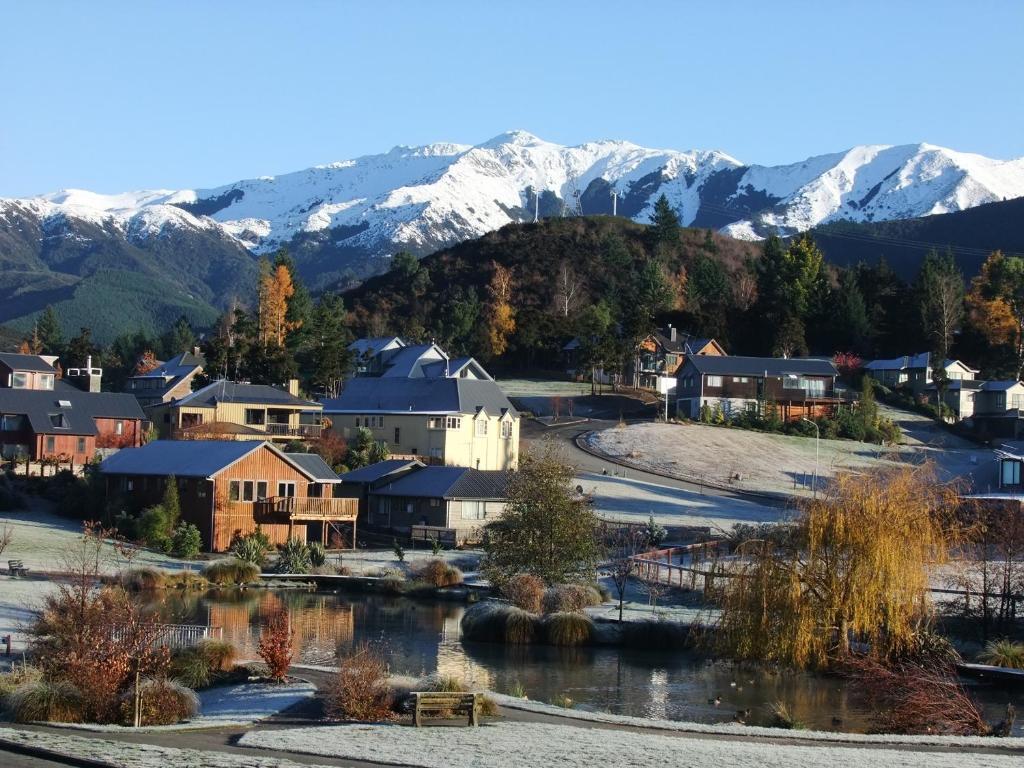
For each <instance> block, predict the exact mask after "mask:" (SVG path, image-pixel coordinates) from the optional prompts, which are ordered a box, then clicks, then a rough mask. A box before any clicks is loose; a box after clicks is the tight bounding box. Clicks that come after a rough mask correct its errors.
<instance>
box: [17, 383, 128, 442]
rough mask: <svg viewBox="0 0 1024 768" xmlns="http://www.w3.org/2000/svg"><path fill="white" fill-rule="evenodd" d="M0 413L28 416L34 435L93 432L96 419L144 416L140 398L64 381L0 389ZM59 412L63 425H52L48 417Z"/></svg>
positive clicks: (90, 433)
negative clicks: (42, 386)
mask: <svg viewBox="0 0 1024 768" xmlns="http://www.w3.org/2000/svg"><path fill="white" fill-rule="evenodd" d="M0 413H8V414H18V415H23V416H25V417H27V418H28V421H29V426H30V427H31V428H32V431H33V432H35V433H36V434H53V435H95V434H96V421H95V420H96V419H124V420H125V421H134V420H139V421H141V420H142V419H144V418H145V415H144V414H143V413H142V408H141V407H140V406H139V401H138V400H136V399H135V398H134V397H133V396H132V395H127V394H122V393H119V392H83V391H82V390H80V389H78V388H77V387H73V386H71V385H70V384H67V383H66V382H63V381H57V382H55V383H54V387H53V389H52V390H48V389H8V388H0ZM57 414H61V415H62V417H63V421H64V422H65V423H66V424H67V426H66V427H55V426H53V423H52V421H51V419H50V417H51V416H55V415H57Z"/></svg>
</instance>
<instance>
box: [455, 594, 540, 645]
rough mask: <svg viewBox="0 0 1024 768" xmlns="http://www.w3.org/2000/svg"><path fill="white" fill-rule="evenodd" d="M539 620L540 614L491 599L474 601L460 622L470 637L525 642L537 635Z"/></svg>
mask: <svg viewBox="0 0 1024 768" xmlns="http://www.w3.org/2000/svg"><path fill="white" fill-rule="evenodd" d="M537 623H538V622H537V617H536V616H533V615H532V614H529V613H527V612H526V611H524V610H523V609H521V608H516V607H515V606H511V605H505V604H502V603H498V602H494V601H487V602H482V603H477V604H475V605H471V606H470V607H469V608H468V609H467V610H466V612H465V613H464V614H462V622H461V624H460V626H461V627H462V635H463V637H464V638H465V639H467V640H477V641H480V642H485V643H517V644H525V643H531V642H533V640H534V638H535V637H536V636H537Z"/></svg>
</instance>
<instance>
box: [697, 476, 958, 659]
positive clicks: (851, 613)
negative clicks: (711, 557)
mask: <svg viewBox="0 0 1024 768" xmlns="http://www.w3.org/2000/svg"><path fill="white" fill-rule="evenodd" d="M956 500H957V498H956V492H955V489H953V488H951V487H949V486H948V485H944V484H942V483H940V482H939V481H938V480H937V478H936V476H935V473H934V470H933V469H932V468H931V467H928V466H924V467H913V468H905V469H897V470H891V471H877V472H872V473H867V474H858V475H840V476H839V477H838V478H836V480H835V481H834V482H833V483H832V485H831V486H830V487H829V488H828V490H827V491H826V492H825V493H824V494H823V495H822V496H821V497H819V498H818V499H815V500H809V501H807V502H805V504H804V506H803V509H802V511H801V513H800V515H799V517H798V519H797V521H796V522H795V523H794V524H793V526H792V530H791V531H790V532H789V533H790V534H791V535H788V536H785V537H778V538H777V539H775V540H769V539H753V540H748V541H746V542H743V543H742V544H740V546H739V550H738V551H739V554H740V559H739V561H738V562H737V564H736V565H735V567H734V569H733V571H732V573H731V578H727V579H724V582H725V584H724V587H722V594H721V605H722V614H721V618H720V620H719V624H718V632H717V635H716V637H717V639H718V643H719V644H720V650H721V651H722V652H724V653H726V654H728V655H729V656H731V657H733V658H736V659H752V660H764V661H771V662H776V663H782V664H787V665H791V666H794V667H824V666H827V665H828V664H830V663H832V662H834V661H837V660H842V659H844V658H845V657H846V656H847V655H848V654H849V650H850V643H851V640H856V641H859V642H861V643H865V644H866V647H867V648H869V649H870V653H871V654H872V655H873V656H875V657H878V658H885V657H888V656H892V655H897V656H898V655H900V654H901V653H904V652H906V651H907V650H908V649H910V648H911V647H912V646H913V644H914V640H915V638H916V637H917V636H918V634H919V633H920V632H921V631H922V630H923V629H925V628H926V626H927V624H928V621H929V619H930V616H931V606H930V603H929V599H928V595H929V586H930V585H929V571H930V567H931V566H932V565H934V564H937V563H940V562H942V561H944V559H945V557H946V553H947V548H948V544H949V541H950V536H951V532H952V531H954V530H955V526H954V525H953V521H952V517H951V514H952V510H953V509H955V504H956Z"/></svg>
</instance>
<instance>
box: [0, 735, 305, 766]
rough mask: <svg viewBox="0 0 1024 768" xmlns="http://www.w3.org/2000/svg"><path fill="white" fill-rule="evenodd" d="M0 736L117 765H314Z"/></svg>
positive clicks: (106, 742)
mask: <svg viewBox="0 0 1024 768" xmlns="http://www.w3.org/2000/svg"><path fill="white" fill-rule="evenodd" d="M0 739H6V740H9V741H14V742H17V743H18V744H24V745H28V746H33V747H39V748H41V749H48V750H51V751H53V752H58V753H60V754H62V755H67V756H69V757H75V758H85V759H91V760H96V761H100V762H102V763H105V764H108V765H116V766H118V768H168V767H169V766H173V767H174V768H316V766H311V764H310V763H307V762H302V763H296V762H293V761H291V760H284V759H282V758H279V757H261V756H259V755H251V754H246V755H241V754H233V753H229V752H210V751H201V750H198V749H176V748H173V747H158V746H155V745H152V744H134V743H131V742H127V741H114V740H112V739H100V738H89V737H84V736H69V735H67V734H63V733H49V732H46V731H23V730H19V729H14V728H0Z"/></svg>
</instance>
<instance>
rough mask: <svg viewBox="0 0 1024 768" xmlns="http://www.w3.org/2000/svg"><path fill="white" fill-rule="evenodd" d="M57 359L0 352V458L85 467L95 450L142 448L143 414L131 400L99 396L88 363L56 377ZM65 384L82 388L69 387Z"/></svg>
mask: <svg viewBox="0 0 1024 768" xmlns="http://www.w3.org/2000/svg"><path fill="white" fill-rule="evenodd" d="M56 360H57V358H55V357H47V356H41V355H17V354H7V353H0V454H2V456H3V457H4V458H7V459H13V458H15V457H24V458H27V459H29V460H31V461H42V460H45V459H60V460H61V461H71V462H74V463H75V464H84V463H86V462H87V461H90V460H91V459H93V458H94V457H95V455H96V452H97V450H98V449H101V448H124V447H130V446H137V445H140V444H141V443H142V434H143V428H142V422H143V419H144V416H143V413H142V409H141V408H140V407H139V404H138V402H137V401H136V400H135V398H134V397H132V396H131V395H126V394H119V393H114V392H101V391H99V390H100V380H101V377H102V371H101V370H100V369H99V368H93V367H92V365H91V361H89V362H87V364H86V366H85V367H84V368H71V369H69V370H68V371H67V374H66V377H65V379H59V378H58V377H57V370H56V369H55V368H54V363H55V362H56ZM69 381H75V382H77V383H80V384H81V386H82V387H83V388H84V390H85V391H83V389H79V388H78V387H74V386H71V384H69V383H68V382H69Z"/></svg>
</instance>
